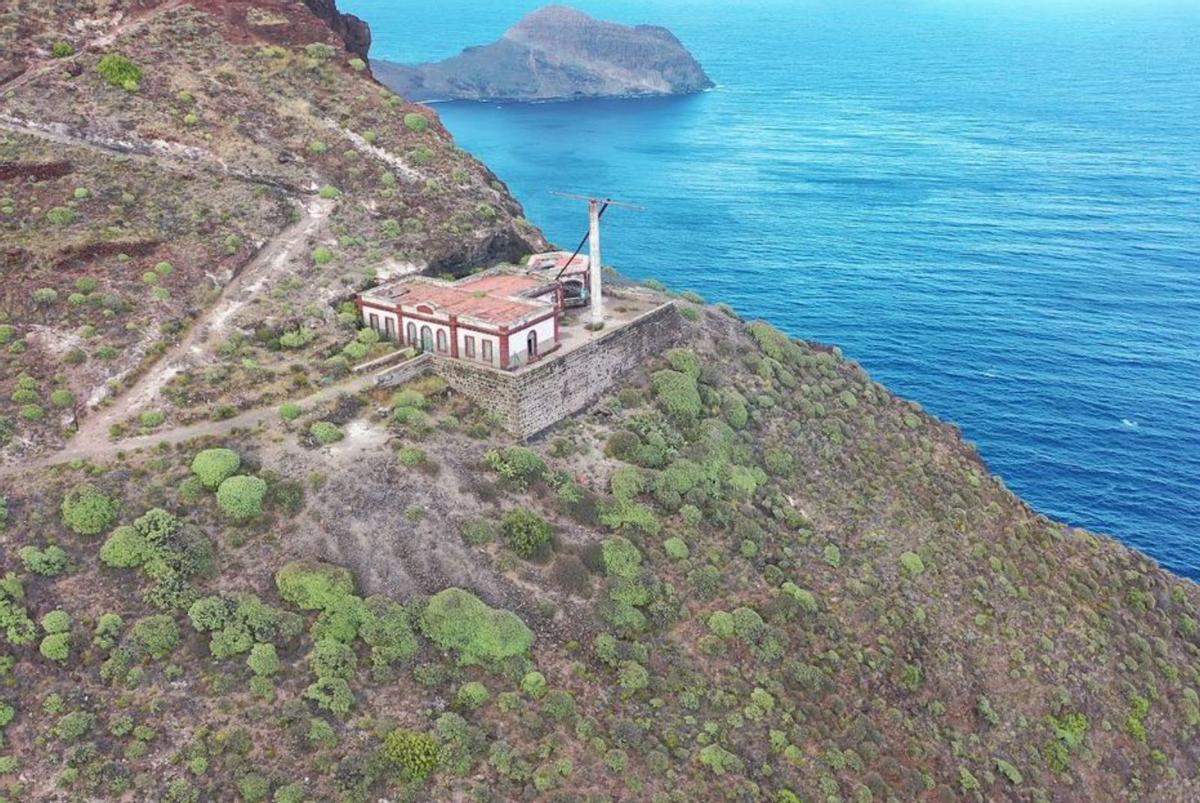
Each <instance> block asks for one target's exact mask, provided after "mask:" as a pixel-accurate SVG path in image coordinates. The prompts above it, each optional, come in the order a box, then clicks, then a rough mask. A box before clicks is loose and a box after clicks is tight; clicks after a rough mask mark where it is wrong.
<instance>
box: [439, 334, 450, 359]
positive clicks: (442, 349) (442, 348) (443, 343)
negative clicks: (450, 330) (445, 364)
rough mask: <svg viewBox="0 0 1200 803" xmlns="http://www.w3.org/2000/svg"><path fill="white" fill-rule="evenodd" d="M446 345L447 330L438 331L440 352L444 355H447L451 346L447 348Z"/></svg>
mask: <svg viewBox="0 0 1200 803" xmlns="http://www.w3.org/2000/svg"><path fill="white" fill-rule="evenodd" d="M446 343H447V340H446V330H445V329H438V334H437V344H438V351H440V352H442V353H443V354H445V353H446V351H448V350H449V346H447V345H446Z"/></svg>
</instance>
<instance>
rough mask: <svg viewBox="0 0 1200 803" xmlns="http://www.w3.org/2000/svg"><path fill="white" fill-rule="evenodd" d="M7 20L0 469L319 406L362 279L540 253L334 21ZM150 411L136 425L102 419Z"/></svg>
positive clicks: (62, 14)
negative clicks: (151, 429) (288, 394)
mask: <svg viewBox="0 0 1200 803" xmlns="http://www.w3.org/2000/svg"><path fill="white" fill-rule="evenodd" d="M310 7H312V8H313V9H315V10H316V11H317V12H319V13H314V12H313V11H310ZM0 14H2V15H3V16H2V17H0V53H2V54H3V58H4V59H5V60H6V61H5V74H6V75H7V78H6V79H5V80H4V81H3V83H0V95H2V96H3V102H2V103H0V271H2V272H3V275H4V278H5V282H4V285H3V287H2V288H0V366H2V368H0V458H3V459H4V460H8V461H13V460H17V459H21V458H23V457H26V456H28V455H30V454H31V453H37V452H39V451H44V449H45V448H46V447H48V446H53V445H57V444H59V443H61V439H62V436H63V434H64V433H67V432H71V431H74V430H75V429H77V428H79V427H83V428H87V427H89V426H90V427H93V428H94V429H95V430H96V431H97V432H99V433H100V434H102V435H107V434H108V432H109V430H110V428H111V427H118V428H124V429H135V430H136V429H138V428H141V427H143V426H144V423H150V424H153V425H154V426H157V424H154V422H155V420H156V419H157V417H158V415H159V414H162V415H176V416H178V417H183V418H187V417H196V416H220V415H228V414H230V413H231V412H232V411H236V410H238V409H240V408H242V407H245V406H247V405H249V404H251V403H252V402H254V401H256V400H261V399H263V398H271V397H273V396H279V395H281V394H282V392H283V390H284V389H285V388H286V389H291V390H294V389H295V384H294V383H296V382H299V383H301V385H306V384H314V385H315V384H317V383H320V382H321V381H322V379H323V378H324V377H325V376H327V375H328V374H329V372H330V370H332V371H333V372H335V373H336V372H337V371H339V370H341V366H340V365H338V364H337V363H335V364H333V365H332V366H331V367H325V366H324V362H323V360H324V359H327V358H329V357H332V356H334V355H335V354H337V352H338V349H339V348H340V347H341V346H342V345H344V342H338V341H339V339H342V340H343V341H344V338H343V336H342V334H341V333H340V329H339V324H338V313H339V309H338V305H339V304H341V303H343V302H345V301H346V300H347V299H348V298H350V297H351V296H352V294H353V292H354V291H356V290H358V289H359V288H361V287H362V286H364V285H365V284H366V283H367V282H368V281H371V280H372V279H373V278H374V277H377V276H380V275H386V274H389V273H396V272H403V271H412V270H430V271H433V272H444V271H449V272H465V271H466V270H468V269H471V268H473V267H476V266H479V265H486V264H491V263H494V262H496V261H499V260H506V259H515V258H517V257H519V256H520V255H522V254H524V253H527V252H528V251H530V250H531V249H532V248H534V247H535V246H538V245H539V244H541V243H542V242H543V240H542V238H541V234H540V233H539V232H538V231H537V230H536V229H535V228H534V227H533V226H531V225H530V224H528V223H527V222H526V221H525V220H524V218H523V217H522V211H521V208H520V206H519V204H517V202H516V201H514V200H513V198H512V197H511V196H510V195H509V194H508V191H507V189H506V188H505V187H504V185H503V184H502V183H501V182H500V181H499V180H498V179H497V178H496V176H494V175H492V173H491V172H490V171H488V170H487V169H486V168H485V167H483V166H482V165H480V164H479V163H478V162H477V161H475V160H474V159H473V158H471V157H470V156H469V155H468V154H466V153H464V152H462V151H460V150H458V149H457V148H456V147H455V145H454V143H453V141H452V139H451V137H450V135H449V134H448V133H447V132H446V131H445V129H444V128H443V127H442V126H441V124H440V123H439V121H438V119H437V117H436V116H434V115H433V114H432V113H430V112H429V111H428V110H427V109H425V108H423V107H419V106H413V105H410V104H409V103H407V102H406V101H404V100H403V99H402V98H400V97H398V96H396V95H395V94H393V93H392V92H390V91H388V90H387V89H386V88H384V87H383V86H381V85H380V84H378V83H376V82H375V81H374V79H373V78H372V77H371V75H370V71H369V68H368V66H367V64H366V62H365V61H364V60H363V59H362V57H361V53H363V52H365V48H366V43H367V42H368V41H369V38H370V37H369V32H367V31H366V28H365V26H363V25H362V24H361V23H358V22H356V21H354V20H353V19H348V18H346V17H343V16H341V15H339V14H338V12H337V11H336V9H335V8H334V7H333V4H332V3H329V2H317V1H316V0H310V2H307V3H301V2H292V1H290V0H278V1H277V2H272V1H270V0H268V2H253V3H248V2H224V1H222V2H204V1H203V0H194V2H181V1H180V0H164V1H163V2H150V1H149V0H138V1H137V2H132V1H131V2H103V3H99V2H97V3H92V4H87V3H84V4H80V3H76V2H65V1H64V0H60V2H57V3H54V2H50V3H46V2H40V1H39V2H27V1H26V0H21V1H20V2H16V3H15V4H14V3H9V4H8V5H7V6H6V8H5V10H4V11H3V12H0ZM343 37H346V38H345V39H344V38H343ZM347 41H348V42H349V46H350V47H352V48H354V51H350V50H347ZM289 332H291V333H293V338H291V339H285V341H284V342H285V345H284V346H282V347H281V345H280V339H281V338H282V337H283V336H284V335H286V334H287V333H289ZM185 340H186V341H187V342H188V345H189V346H192V345H195V346H197V348H195V349H190V348H189V349H188V350H185V352H184V354H185V358H183V359H176V360H173V361H166V362H164V361H163V360H160V359H159V358H160V357H161V356H162V355H163V354H164V353H166V352H168V351H172V350H173V351H178V350H177V349H174V346H176V345H177V344H178V343H180V342H181V341H185ZM287 343H292V344H294V345H293V346H292V347H289V346H288V345H286V344H287ZM301 346H303V348H300V347H301ZM317 354H320V355H321V359H314V355H317ZM153 366H157V369H155V368H153ZM164 390H165V391H166V392H167V393H168V395H169V396H170V398H169V399H167V400H166V401H163V402H162V403H160V404H157V406H156V407H155V410H154V411H153V414H152V415H151V417H150V418H148V419H147V422H141V421H138V420H128V418H127V416H125V415H124V412H125V411H124V409H123V408H121V407H120V406H117V407H116V408H115V409H114V408H109V407H102V405H107V404H108V402H109V401H110V400H111V398H112V397H113V396H114V395H116V394H119V393H121V392H124V393H125V395H126V396H130V395H134V396H137V397H138V398H139V399H140V400H141V401H143V402H147V401H149V402H158V401H159V400H160V399H161V396H162V391H164ZM89 419H90V420H91V422H92V423H90V424H89V423H88V420H89Z"/></svg>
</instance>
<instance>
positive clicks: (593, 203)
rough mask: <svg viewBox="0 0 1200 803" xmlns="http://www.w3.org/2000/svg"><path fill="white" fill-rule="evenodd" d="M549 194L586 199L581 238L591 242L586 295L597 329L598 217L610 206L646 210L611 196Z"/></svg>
mask: <svg viewBox="0 0 1200 803" xmlns="http://www.w3.org/2000/svg"><path fill="white" fill-rule="evenodd" d="M551 194H552V195H557V196H559V197H560V198H570V199H572V200H575V201H587V205H588V224H589V225H588V234H587V236H586V237H584V238H583V239H584V242H589V243H590V244H591V250H590V258H589V261H590V265H589V266H588V296H589V297H590V299H591V316H590V317H591V320H590V321H589V324H590V325H591V327H592V328H593V329H599V328H600V327H601V326H603V325H604V295H603V287H602V286H601V280H600V272H601V270H602V269H603V263H602V262H601V256H600V253H601V252H600V218H602V217H603V216H604V213H605V212H606V211H607V210H608V208H609V207H610V206H620V207H624V208H626V209H635V210H637V211H638V212H644V211H646V210H645V209H643V208H642V207H640V206H637V205H635V204H628V203H624V202H623V201H615V200H613V199H612V198H592V197H589V196H587V195H574V194H572V193H569V192H554V193H551ZM583 245H584V243H582V242H581V243H580V244H579V248H577V249H575V255H578V254H579V252H580V251H582V250H583ZM575 255H572V257H571V260H569V261H568V262H567V266H569V265H570V264H571V261H574V259H575ZM563 270H566V266H564V268H563ZM560 275H561V272H560Z"/></svg>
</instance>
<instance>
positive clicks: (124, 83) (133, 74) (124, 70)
mask: <svg viewBox="0 0 1200 803" xmlns="http://www.w3.org/2000/svg"><path fill="white" fill-rule="evenodd" d="M96 69H97V70H98V71H99V72H100V74H101V75H102V76H104V79H105V80H106V81H108V82H109V83H110V84H112V85H113V86H119V87H121V88H122V89H124V90H126V91H128V92H136V91H138V89H139V88H141V85H142V68H141V67H139V66H138V65H137V64H135V63H134V62H132V61H130V60H129V59H127V58H126V57H125V56H122V55H121V54H120V53H109V54H108V55H106V56H104V57H103V58H102V59H100V63H99V64H98V65H96Z"/></svg>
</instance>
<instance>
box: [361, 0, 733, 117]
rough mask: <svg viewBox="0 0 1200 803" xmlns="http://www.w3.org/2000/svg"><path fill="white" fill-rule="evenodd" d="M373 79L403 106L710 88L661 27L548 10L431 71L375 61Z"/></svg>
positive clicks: (429, 66) (558, 8)
mask: <svg viewBox="0 0 1200 803" xmlns="http://www.w3.org/2000/svg"><path fill="white" fill-rule="evenodd" d="M376 73H377V74H378V76H379V79H380V80H381V81H382V82H383V83H384V84H386V85H387V86H389V87H390V88H391V89H393V90H395V91H396V92H398V93H400V94H401V95H404V96H405V97H407V98H409V99H410V100H417V101H425V100H452V99H457V100H515V101H545V100H573V99H578V98H601V97H632V96H653V95H686V94H690V93H693V92H700V91H703V90H705V89H708V88H710V87H712V86H713V82H712V81H711V80H710V79H709V77H708V75H706V74H705V72H704V69H703V68H702V67H701V66H700V64H699V63H697V61H696V60H695V59H694V58H693V57H692V55H691V54H690V53H688V51H687V49H686V48H685V47H684V46H683V44H682V43H680V41H679V40H678V39H677V38H676V37H675V35H674V34H672V33H671V32H670V31H668V30H667V29H665V28H660V27H658V26H653V25H638V26H636V27H629V26H626V25H617V24H615V23H611V22H603V21H601V20H596V19H593V18H592V17H589V16H588V15H587V14H584V13H583V12H582V11H576V10H575V9H572V8H568V7H566V6H547V7H546V8H543V9H541V10H539V11H535V12H534V13H532V14H530V15H529V16H528V17H526V18H525V19H523V20H521V21H520V22H519V23H517V24H516V25H515V26H513V27H512V28H511V29H509V31H508V32H507V33H505V34H504V37H503V38H502V39H500V40H499V41H498V42H494V43H492V44H490V45H484V46H482V47H471V48H467V49H466V50H464V51H463V52H462V53H461V54H459V55H458V56H455V57H453V58H450V59H446V60H445V61H441V62H437V63H435V64H420V65H416V66H402V65H399V64H392V63H389V62H383V61H377V62H376Z"/></svg>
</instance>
